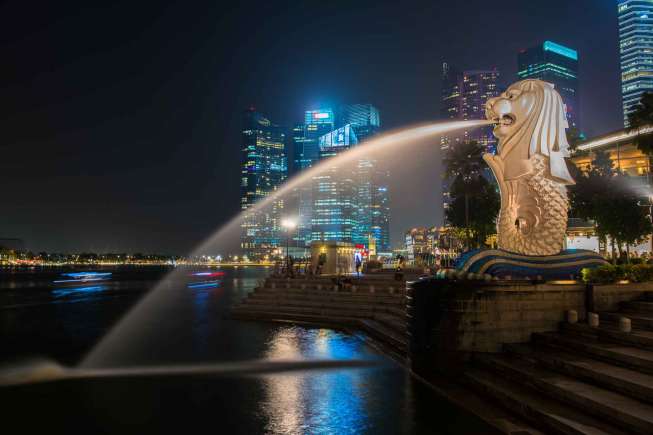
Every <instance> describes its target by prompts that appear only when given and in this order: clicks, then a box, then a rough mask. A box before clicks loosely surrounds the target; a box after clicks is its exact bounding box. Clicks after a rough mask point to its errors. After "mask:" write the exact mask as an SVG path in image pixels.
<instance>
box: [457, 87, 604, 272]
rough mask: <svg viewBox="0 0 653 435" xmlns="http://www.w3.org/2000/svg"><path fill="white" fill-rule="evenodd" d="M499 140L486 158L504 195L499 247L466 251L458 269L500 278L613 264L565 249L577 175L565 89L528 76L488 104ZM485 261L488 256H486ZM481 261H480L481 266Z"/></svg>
mask: <svg viewBox="0 0 653 435" xmlns="http://www.w3.org/2000/svg"><path fill="white" fill-rule="evenodd" d="M485 109H486V116H487V118H488V119H491V120H493V121H495V123H496V127H495V128H494V131H493V133H494V135H495V136H496V137H497V139H498V140H499V144H498V146H497V153H496V155H492V154H485V155H484V156H483V159H484V160H485V161H486V162H487V163H488V165H489V166H490V169H492V172H493V173H494V176H495V178H496V179H497V183H498V185H499V191H500V193H501V211H500V212H499V217H498V219H497V245H498V247H499V249H498V250H488V251H473V252H469V253H466V254H464V255H463V256H461V258H460V259H459V261H458V262H457V265H456V269H458V270H459V271H463V272H467V271H469V272H472V273H486V274H490V275H494V276H499V275H504V276H513V277H531V278H535V277H537V276H541V277H547V278H549V279H560V278H570V275H571V276H578V275H579V274H580V270H581V269H582V267H596V266H598V265H601V264H605V263H607V262H606V261H605V260H604V259H603V258H602V257H601V256H600V255H598V254H597V253H594V252H592V251H563V248H564V243H565V235H566V230H567V213H568V210H569V201H568V199H567V186H568V185H570V184H574V180H573V178H572V177H571V174H570V173H569V170H568V169H567V163H566V161H565V158H566V157H569V144H568V143H567V135H566V132H565V130H566V129H567V128H568V123H567V119H566V114H565V107H564V104H563V102H562V98H561V97H560V94H558V92H557V91H556V90H555V89H554V86H553V85H552V84H551V83H547V82H544V81H541V80H530V79H529V80H523V81H520V82H517V83H515V84H513V85H511V86H510V87H509V88H508V89H507V90H506V92H504V93H503V94H501V95H500V96H499V97H496V98H491V99H490V100H488V102H487V103H486V107H485ZM481 260H482V261H481ZM479 261H481V263H478V262H479Z"/></svg>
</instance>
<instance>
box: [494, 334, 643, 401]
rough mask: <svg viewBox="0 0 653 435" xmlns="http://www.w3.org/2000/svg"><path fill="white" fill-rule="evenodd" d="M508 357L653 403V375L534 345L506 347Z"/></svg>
mask: <svg viewBox="0 0 653 435" xmlns="http://www.w3.org/2000/svg"><path fill="white" fill-rule="evenodd" d="M505 351H506V353H507V354H509V355H511V356H513V357H515V358H521V359H523V360H525V361H528V362H530V363H532V364H537V365H539V366H542V367H545V368H547V369H550V370H553V371H556V372H558V373H562V374H565V375H568V376H571V377H574V378H578V379H581V380H583V381H586V382H590V383H593V384H595V385H598V386H601V387H603V388H606V389H609V390H611V391H614V392H617V393H621V394H624V395H626V396H629V397H632V398H633V399H637V400H641V401H643V402H648V403H651V404H653V376H651V375H647V374H645V373H640V372H637V371H635V370H630V369H626V368H623V367H618V366H615V365H612V364H608V363H605V362H603V361H598V360H595V359H592V358H588V357H584V356H581V355H577V354H574V353H571V352H564V351H555V350H552V349H548V348H546V347H544V348H541V349H540V348H536V347H534V346H532V345H522V344H511V345H506V346H505Z"/></svg>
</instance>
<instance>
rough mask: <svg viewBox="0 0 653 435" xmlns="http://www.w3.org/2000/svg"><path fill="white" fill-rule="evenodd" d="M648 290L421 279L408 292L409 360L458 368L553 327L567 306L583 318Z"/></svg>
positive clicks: (647, 286)
mask: <svg viewBox="0 0 653 435" xmlns="http://www.w3.org/2000/svg"><path fill="white" fill-rule="evenodd" d="M647 291H653V283H646V284H614V285H602V286H594V287H592V286H586V285H585V284H582V283H576V282H573V281H571V282H569V281H565V282H560V283H551V282H550V283H542V284H539V283H533V282H530V281H514V280H513V281H490V282H482V281H468V280H453V281H449V280H437V279H427V280H419V281H416V282H414V283H412V284H411V285H410V286H409V288H408V290H407V296H408V310H407V312H408V324H409V335H410V359H411V363H414V364H413V366H414V365H415V364H417V365H420V364H427V365H430V366H434V365H435V366H441V367H442V368H444V369H445V370H447V371H451V370H452V369H453V370H456V369H458V368H461V367H462V364H463V363H464V362H465V361H466V360H467V359H468V357H469V355H470V354H471V353H472V352H500V351H501V348H502V345H503V344H507V343H525V342H528V341H529V340H530V338H531V334H532V333H534V332H547V331H556V330H557V329H558V326H559V323H560V322H562V321H563V320H564V319H565V315H566V312H567V311H568V310H576V311H577V312H578V317H579V319H580V320H584V319H585V318H586V314H587V311H588V310H589V311H594V312H600V311H608V310H615V309H617V308H618V306H619V303H620V302H623V301H630V300H633V299H637V298H639V297H640V296H642V295H643V294H644V293H645V292H647ZM431 368H434V367H431Z"/></svg>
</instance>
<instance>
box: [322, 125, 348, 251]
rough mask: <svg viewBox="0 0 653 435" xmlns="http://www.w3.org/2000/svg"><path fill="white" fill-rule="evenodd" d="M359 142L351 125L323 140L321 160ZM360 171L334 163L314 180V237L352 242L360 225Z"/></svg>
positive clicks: (337, 130) (328, 134) (324, 137)
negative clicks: (358, 172) (357, 172)
mask: <svg viewBox="0 0 653 435" xmlns="http://www.w3.org/2000/svg"><path fill="white" fill-rule="evenodd" d="M356 144H358V139H357V138H356V134H355V133H354V131H353V129H352V128H351V125H350V124H347V125H345V126H343V127H340V128H338V129H336V130H333V131H331V132H329V133H327V134H325V135H323V136H321V137H320V139H319V147H320V160H327V159H330V158H332V157H335V156H337V155H338V154H340V153H342V152H344V151H346V150H348V149H349V148H351V147H353V146H355V145H356ZM357 189H358V183H357V174H356V169H355V168H353V167H351V166H350V165H346V166H338V165H335V164H334V165H332V166H329V167H328V168H327V169H325V170H324V171H322V172H321V173H320V174H319V175H316V176H314V177H313V180H312V199H313V210H312V218H311V237H310V240H338V241H345V242H352V241H354V239H355V233H356V230H357V226H358V225H357V224H358V207H359V204H358V201H357V199H358V198H357V196H358V195H357V193H358V192H357Z"/></svg>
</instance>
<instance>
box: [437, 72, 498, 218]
mask: <svg viewBox="0 0 653 435" xmlns="http://www.w3.org/2000/svg"><path fill="white" fill-rule="evenodd" d="M498 79H499V71H497V70H496V69H493V70H468V71H460V70H458V69H457V68H455V67H453V66H451V65H449V64H448V63H443V64H442V100H441V104H440V118H441V119H451V120H454V119H455V120H461V121H463V120H464V121H467V120H472V119H485V102H486V101H487V100H488V99H490V98H493V97H496V96H497V95H499V93H500V91H499V85H498V84H497V81H498ZM492 129H493V127H492V126H489V127H481V128H475V129H472V130H462V131H460V132H458V133H453V134H448V135H443V136H441V138H440V150H441V156H442V157H444V156H445V155H446V153H447V152H448V150H449V149H450V148H451V147H453V146H456V144H459V143H462V142H468V141H476V142H478V143H479V144H481V145H483V146H484V147H485V149H486V150H487V152H489V153H495V152H496V146H497V139H496V138H495V137H494V135H493V134H492ZM450 184H451V180H446V179H445V180H443V182H442V203H443V206H444V209H445V211H446V209H447V208H448V207H449V203H450V201H451V195H450V193H449V186H450Z"/></svg>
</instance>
